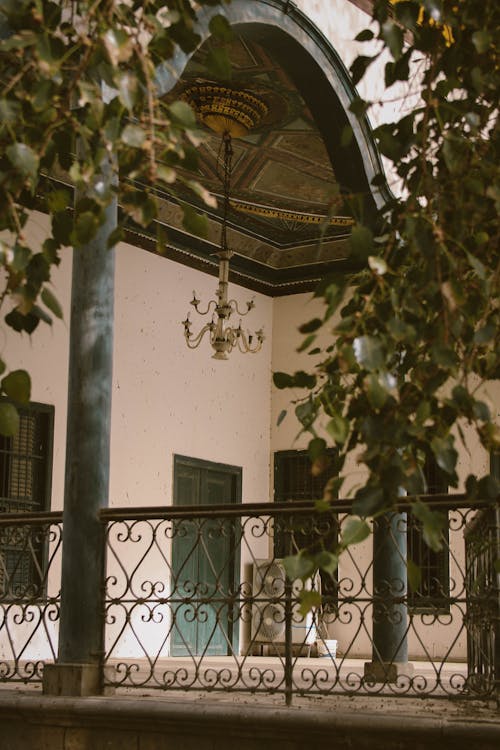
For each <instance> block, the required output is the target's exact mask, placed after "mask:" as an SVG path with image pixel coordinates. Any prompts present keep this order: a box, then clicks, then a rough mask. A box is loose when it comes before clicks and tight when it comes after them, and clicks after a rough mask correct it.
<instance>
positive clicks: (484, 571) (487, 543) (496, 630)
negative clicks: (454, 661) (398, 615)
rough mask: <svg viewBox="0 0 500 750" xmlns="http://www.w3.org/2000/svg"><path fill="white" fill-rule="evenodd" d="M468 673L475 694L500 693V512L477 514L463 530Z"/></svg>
mask: <svg viewBox="0 0 500 750" xmlns="http://www.w3.org/2000/svg"><path fill="white" fill-rule="evenodd" d="M465 549H466V578H467V667H468V669H467V671H468V675H469V682H470V683H471V684H472V685H473V686H474V687H475V689H476V690H482V691H484V690H488V689H491V688H493V689H496V690H497V692H498V693H500V567H499V566H500V508H499V507H498V506H495V507H490V508H486V509H484V510H482V511H481V512H480V513H478V514H477V515H476V516H475V517H474V519H473V520H472V521H471V523H470V524H469V525H468V526H467V528H466V530H465Z"/></svg>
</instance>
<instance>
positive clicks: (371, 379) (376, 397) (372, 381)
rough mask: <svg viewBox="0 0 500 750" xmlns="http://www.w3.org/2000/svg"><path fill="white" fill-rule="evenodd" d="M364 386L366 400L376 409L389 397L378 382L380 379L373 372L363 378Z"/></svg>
mask: <svg viewBox="0 0 500 750" xmlns="http://www.w3.org/2000/svg"><path fill="white" fill-rule="evenodd" d="M363 384H364V388H365V391H366V395H367V397H368V401H369V402H370V404H371V405H372V406H373V408H374V409H376V410H377V411H378V410H379V409H381V408H382V407H383V406H384V404H385V403H386V401H387V399H388V398H389V394H388V393H387V391H386V390H385V388H383V386H382V385H381V384H380V381H379V379H378V377H377V376H376V375H374V374H373V373H372V374H370V375H367V376H366V377H365V378H364V380H363Z"/></svg>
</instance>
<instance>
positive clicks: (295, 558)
mask: <svg viewBox="0 0 500 750" xmlns="http://www.w3.org/2000/svg"><path fill="white" fill-rule="evenodd" d="M283 567H284V568H285V572H286V574H287V576H288V578H289V579H290V580H291V581H296V580H297V579H299V578H300V579H302V580H305V579H306V578H309V577H310V576H311V575H312V574H313V573H314V562H313V560H311V558H310V557H309V556H308V555H307V554H306V553H305V552H304V550H301V551H300V552H299V553H298V554H297V555H291V556H290V557H285V558H283Z"/></svg>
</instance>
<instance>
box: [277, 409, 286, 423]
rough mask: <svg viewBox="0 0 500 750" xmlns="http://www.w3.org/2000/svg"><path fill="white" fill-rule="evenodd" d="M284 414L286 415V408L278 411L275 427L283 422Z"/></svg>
mask: <svg viewBox="0 0 500 750" xmlns="http://www.w3.org/2000/svg"><path fill="white" fill-rule="evenodd" d="M286 415H287V410H286V409H282V410H281V411H280V413H279V415H278V419H277V420H276V427H279V426H280V424H281V423H282V422H283V420H284V419H285V417H286Z"/></svg>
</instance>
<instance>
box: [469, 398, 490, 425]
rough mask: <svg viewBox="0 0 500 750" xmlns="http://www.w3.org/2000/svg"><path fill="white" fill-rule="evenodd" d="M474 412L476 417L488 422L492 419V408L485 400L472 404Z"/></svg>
mask: <svg viewBox="0 0 500 750" xmlns="http://www.w3.org/2000/svg"><path fill="white" fill-rule="evenodd" d="M472 413H473V415H474V417H475V418H476V419H479V420H481V421H482V422H488V421H489V420H490V419H491V413H490V409H489V407H488V405H487V404H485V403H484V401H474V403H473V405H472Z"/></svg>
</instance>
